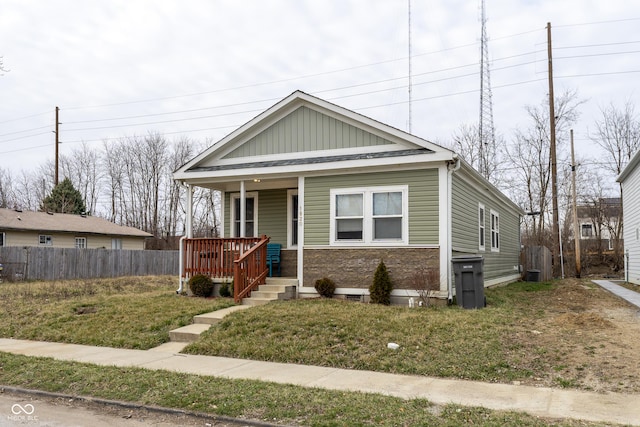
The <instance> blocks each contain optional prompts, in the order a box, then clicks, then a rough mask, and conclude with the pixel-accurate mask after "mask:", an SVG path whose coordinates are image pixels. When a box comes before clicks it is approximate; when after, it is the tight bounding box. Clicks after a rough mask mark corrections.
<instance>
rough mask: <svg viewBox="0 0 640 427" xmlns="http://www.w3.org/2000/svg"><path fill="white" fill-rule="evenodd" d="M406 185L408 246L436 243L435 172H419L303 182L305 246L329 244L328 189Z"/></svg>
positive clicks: (342, 176)
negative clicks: (407, 191)
mask: <svg viewBox="0 0 640 427" xmlns="http://www.w3.org/2000/svg"><path fill="white" fill-rule="evenodd" d="M394 185H408V186H409V244H414V245H437V244H438V233H439V230H438V170H437V169H421V170H411V171H398V172H379V173H365V174H354V175H334V176H325V177H313V178H306V179H305V191H304V198H305V199H304V224H305V227H304V228H305V235H304V242H305V245H328V244H329V237H330V236H329V226H330V224H329V221H330V212H329V203H330V199H329V193H330V190H331V189H338V188H354V187H378V186H394Z"/></svg>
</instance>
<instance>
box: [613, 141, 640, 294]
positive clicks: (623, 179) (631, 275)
mask: <svg viewBox="0 0 640 427" xmlns="http://www.w3.org/2000/svg"><path fill="white" fill-rule="evenodd" d="M617 181H618V182H619V183H620V185H621V186H622V212H623V215H624V222H625V224H624V229H623V237H624V255H625V256H624V258H625V272H626V273H625V275H626V279H627V280H628V281H629V282H631V283H635V284H636V285H640V151H638V152H637V153H636V154H635V155H634V156H633V157H632V158H631V161H630V162H629V164H628V165H627V166H626V167H625V168H624V170H623V171H622V173H621V174H620V176H618V179H617Z"/></svg>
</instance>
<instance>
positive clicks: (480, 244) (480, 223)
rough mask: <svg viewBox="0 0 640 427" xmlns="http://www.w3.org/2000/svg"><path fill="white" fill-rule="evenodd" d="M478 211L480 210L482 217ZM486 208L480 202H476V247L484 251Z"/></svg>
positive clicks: (485, 243)
mask: <svg viewBox="0 0 640 427" xmlns="http://www.w3.org/2000/svg"><path fill="white" fill-rule="evenodd" d="M480 212H482V219H480ZM486 226H487V210H486V209H485V208H484V205H483V204H482V203H478V249H479V250H480V251H483V252H484V251H485V247H486V245H487V233H486V229H487V228H486ZM481 235H482V237H483V239H482V241H481V239H480V236H481Z"/></svg>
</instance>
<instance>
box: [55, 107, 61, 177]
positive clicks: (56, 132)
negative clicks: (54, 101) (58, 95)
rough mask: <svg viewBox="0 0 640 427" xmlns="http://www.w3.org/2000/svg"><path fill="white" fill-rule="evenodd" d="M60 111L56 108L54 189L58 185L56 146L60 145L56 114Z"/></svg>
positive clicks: (58, 121) (58, 122)
mask: <svg viewBox="0 0 640 427" xmlns="http://www.w3.org/2000/svg"><path fill="white" fill-rule="evenodd" d="M59 111H60V108H58V107H56V131H55V134H56V159H55V164H56V165H55V168H56V170H55V173H54V178H53V186H54V187H55V186H56V185H58V146H59V145H60V137H59V132H58V125H59V124H60V120H58V113H59Z"/></svg>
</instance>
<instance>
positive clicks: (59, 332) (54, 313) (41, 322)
mask: <svg viewBox="0 0 640 427" xmlns="http://www.w3.org/2000/svg"><path fill="white" fill-rule="evenodd" d="M176 288H177V281H176V279H175V278H173V277H124V278H117V279H92V280H74V281H65V282H17V283H1V284H0V292H1V294H2V299H0V337H3V338H17V339H28V340H39V341H53V342H65V343H74V344H86V345H96V346H105V347H119V348H135V349H142V350H145V349H149V348H152V347H156V346H158V345H160V344H162V343H164V342H167V341H169V331H170V330H172V329H175V328H178V327H180V326H184V325H188V324H190V323H192V320H193V316H194V315H196V314H201V313H207V312H210V311H214V310H218V309H221V308H225V307H228V306H230V305H233V301H232V300H229V299H220V298H218V299H204V298H190V297H183V296H178V295H176V292H175V289H176Z"/></svg>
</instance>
